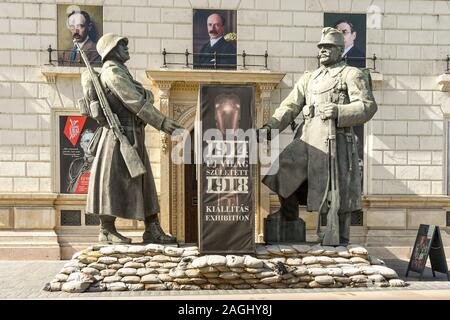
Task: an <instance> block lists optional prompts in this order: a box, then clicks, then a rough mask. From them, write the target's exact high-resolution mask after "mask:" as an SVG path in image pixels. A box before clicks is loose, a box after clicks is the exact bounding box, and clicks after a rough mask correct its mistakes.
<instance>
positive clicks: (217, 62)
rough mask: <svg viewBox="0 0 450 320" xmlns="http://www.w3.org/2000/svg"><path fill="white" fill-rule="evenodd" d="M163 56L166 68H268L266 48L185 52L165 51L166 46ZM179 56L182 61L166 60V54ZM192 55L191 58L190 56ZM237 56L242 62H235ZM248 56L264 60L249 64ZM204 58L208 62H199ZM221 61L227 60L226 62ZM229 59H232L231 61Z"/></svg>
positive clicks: (163, 66)
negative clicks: (253, 51)
mask: <svg viewBox="0 0 450 320" xmlns="http://www.w3.org/2000/svg"><path fill="white" fill-rule="evenodd" d="M161 54H162V56H163V65H162V68H167V67H168V66H169V65H182V66H184V67H185V68H190V67H192V68H193V69H236V68H237V67H241V68H242V69H246V68H247V67H262V68H263V69H264V70H268V63H267V61H268V57H269V54H268V53H267V50H266V51H265V52H264V54H248V53H246V52H245V50H243V51H242V53H241V54H238V53H236V54H234V53H217V52H215V51H214V52H213V53H196V52H189V50H188V49H186V50H185V52H167V51H166V48H164V49H163V51H162V52H161ZM169 55H173V56H180V55H184V57H185V59H184V62H183V63H181V62H167V56H169ZM191 57H192V58H191ZM237 57H242V63H241V64H238V63H237ZM248 57H255V58H263V59H264V62H263V63H259V64H249V63H248V62H247V58H248ZM202 58H203V59H204V58H207V59H208V58H209V59H210V63H204V62H199V60H203V59H202ZM223 61H227V62H226V63H225V62H223ZM230 61H234V62H231V63H230Z"/></svg>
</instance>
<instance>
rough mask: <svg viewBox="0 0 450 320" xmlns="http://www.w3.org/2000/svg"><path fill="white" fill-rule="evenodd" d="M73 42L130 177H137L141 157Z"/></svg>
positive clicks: (142, 166) (140, 172)
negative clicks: (117, 143) (117, 142)
mask: <svg viewBox="0 0 450 320" xmlns="http://www.w3.org/2000/svg"><path fill="white" fill-rule="evenodd" d="M73 43H74V44H75V46H76V47H77V49H78V51H79V52H80V55H81V58H82V59H83V62H84V64H85V65H86V68H87V70H88V72H89V76H90V78H91V80H92V84H93V86H94V89H95V93H96V94H97V98H98V101H99V103H100V106H101V109H102V111H103V114H104V116H105V118H106V121H107V122H108V126H109V128H110V129H111V130H112V132H113V133H114V137H115V138H116V140H117V141H119V145H120V153H121V154H122V157H123V160H124V161H125V164H126V166H127V168H128V172H129V173H130V176H131V177H132V178H135V177H138V176H140V175H142V174H144V173H145V172H146V171H147V170H146V169H145V166H144V164H143V163H142V160H141V158H140V157H139V154H138V152H137V150H136V149H135V148H133V146H132V145H131V144H130V142H129V141H128V139H127V137H126V135H125V130H124V129H123V127H122V125H121V124H120V121H119V118H118V117H117V115H116V114H115V113H114V112H112V111H111V107H110V106H109V103H108V99H107V98H106V95H105V92H104V91H103V88H102V86H101V84H100V81H99V79H98V77H97V74H96V73H95V72H94V70H93V69H92V66H91V64H90V63H89V59H88V58H87V56H86V54H85V53H84V51H83V50H82V49H81V47H80V45H79V44H78V42H77V41H76V40H75V39H74V40H73Z"/></svg>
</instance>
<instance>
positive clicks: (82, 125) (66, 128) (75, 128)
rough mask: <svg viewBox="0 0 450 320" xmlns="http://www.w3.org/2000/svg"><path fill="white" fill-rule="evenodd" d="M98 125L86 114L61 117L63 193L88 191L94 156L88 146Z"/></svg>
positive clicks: (60, 172) (61, 182) (61, 176)
mask: <svg viewBox="0 0 450 320" xmlns="http://www.w3.org/2000/svg"><path fill="white" fill-rule="evenodd" d="M97 127H98V124H97V122H96V121H95V120H93V119H91V118H89V117H85V116H59V181H60V183H59V186H60V190H59V191H60V193H75V194H87V192H88V186H89V176H90V171H91V167H92V162H93V161H94V155H92V154H91V153H90V152H89V145H90V143H91V140H92V138H93V137H94V133H95V130H96V129H97Z"/></svg>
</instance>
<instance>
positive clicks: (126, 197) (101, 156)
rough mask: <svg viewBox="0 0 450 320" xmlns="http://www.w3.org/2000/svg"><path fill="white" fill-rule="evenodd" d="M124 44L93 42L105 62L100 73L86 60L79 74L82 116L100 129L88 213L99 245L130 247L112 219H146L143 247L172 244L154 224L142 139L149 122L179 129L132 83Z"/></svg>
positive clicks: (155, 208) (115, 39) (105, 39)
mask: <svg viewBox="0 0 450 320" xmlns="http://www.w3.org/2000/svg"><path fill="white" fill-rule="evenodd" d="M127 45H128V39H127V38H126V37H120V36H118V35H115V34H112V33H108V34H105V35H104V36H102V37H101V38H100V39H99V41H98V43H97V51H98V52H99V54H100V56H101V58H102V62H103V66H102V69H101V71H100V74H96V73H95V71H93V69H92V68H91V67H90V66H89V65H88V62H87V63H86V61H85V63H86V66H87V67H88V70H86V71H85V72H84V73H83V74H82V76H81V82H82V87H83V93H84V98H83V99H80V107H81V109H82V113H83V110H84V111H85V112H84V114H89V115H90V116H91V117H93V118H94V119H95V120H97V122H99V124H100V125H101V126H102V127H100V130H98V131H97V132H96V135H95V137H94V138H93V141H94V143H93V145H91V146H90V149H91V150H92V151H93V152H94V153H95V159H94V162H93V164H92V169H91V176H90V181H89V190H88V196H87V204H86V214H97V215H99V218H100V234H99V242H102V243H131V239H129V238H126V237H124V236H123V235H121V234H120V233H118V232H117V230H116V227H115V220H116V217H120V218H124V219H137V220H141V221H144V223H145V232H144V234H143V241H144V243H150V242H152V243H176V239H175V237H173V236H170V235H167V234H165V233H164V231H163V230H162V228H161V226H160V224H159V221H158V216H157V214H158V213H159V211H160V208H159V203H158V197H157V193H156V186H155V182H154V179H153V174H152V170H151V167H150V162H149V157H148V154H147V151H146V148H145V143H144V138H145V126H146V125H147V124H149V125H151V126H152V127H154V128H156V129H158V130H162V131H164V132H165V133H168V134H172V132H173V131H174V130H175V129H181V128H182V127H181V126H180V125H178V124H177V123H176V122H175V121H173V120H171V119H169V118H167V117H165V116H164V115H163V114H162V113H161V112H160V111H159V110H158V109H156V108H155V107H154V106H153V102H154V99H153V94H152V93H151V92H150V91H149V90H147V89H145V88H144V87H143V86H142V84H141V83H139V82H137V81H136V80H134V79H133V77H132V76H131V74H130V72H129V71H128V68H127V67H126V66H125V62H126V61H127V60H129V59H130V56H129V53H128V47H127ZM81 54H82V56H83V53H82V52H81Z"/></svg>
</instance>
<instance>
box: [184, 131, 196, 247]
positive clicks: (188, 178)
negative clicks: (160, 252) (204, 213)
mask: <svg viewBox="0 0 450 320" xmlns="http://www.w3.org/2000/svg"><path fill="white" fill-rule="evenodd" d="M190 136H191V146H190V153H191V157H190V161H189V162H185V165H184V190H185V201H184V203H185V209H184V210H185V211H184V214H185V224H184V238H185V240H184V241H185V242H186V243H197V240H198V212H197V175H196V173H197V170H196V168H195V163H194V162H195V161H194V130H192V131H191V132H190ZM188 148H189V146H187V145H185V149H184V150H185V151H186V152H189V151H188V150H189V149H188ZM186 158H188V157H185V160H186Z"/></svg>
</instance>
